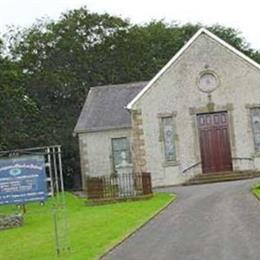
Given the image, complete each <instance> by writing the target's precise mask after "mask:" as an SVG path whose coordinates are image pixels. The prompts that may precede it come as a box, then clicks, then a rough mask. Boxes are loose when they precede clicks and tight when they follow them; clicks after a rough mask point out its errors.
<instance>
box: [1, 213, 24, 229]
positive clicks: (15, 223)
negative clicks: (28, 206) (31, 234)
mask: <svg viewBox="0 0 260 260" xmlns="http://www.w3.org/2000/svg"><path fill="white" fill-rule="evenodd" d="M22 225H23V216H22V215H9V216H8V215H0V230H4V229H9V228H15V227H20V226H22Z"/></svg>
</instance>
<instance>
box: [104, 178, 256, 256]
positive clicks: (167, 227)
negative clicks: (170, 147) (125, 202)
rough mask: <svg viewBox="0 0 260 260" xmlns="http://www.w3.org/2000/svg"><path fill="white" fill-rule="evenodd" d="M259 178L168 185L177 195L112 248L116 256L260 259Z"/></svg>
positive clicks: (111, 254) (112, 254)
mask: <svg viewBox="0 0 260 260" xmlns="http://www.w3.org/2000/svg"><path fill="white" fill-rule="evenodd" d="M257 181H259V179H258V180H257V179H254V180H247V181H235V182H226V183H217V184H207V185H199V186H186V187H176V188H171V189H168V190H167V191H171V192H172V191H174V192H176V193H177V196H178V198H177V200H176V202H175V203H173V204H171V205H170V206H169V207H168V208H167V209H166V210H164V211H163V212H162V213H161V214H160V215H158V216H157V217H155V218H154V219H153V220H152V221H151V222H149V223H148V224H147V225H145V226H144V227H143V228H142V229H141V230H139V231H138V232H136V233H135V234H134V235H133V236H131V237H130V238H129V239H127V240H126V241H125V242H123V243H122V244H121V245H120V246H118V247H117V248H116V249H114V250H113V251H112V252H110V253H109V254H108V255H107V256H106V257H105V258H104V259H106V260H108V259H113V260H166V259H167V260H168V259H169V260H247V259H248V260H259V259H260V202H259V201H258V200H257V199H256V198H255V197H254V196H253V195H252V194H251V193H250V187H251V185H252V183H255V182H257Z"/></svg>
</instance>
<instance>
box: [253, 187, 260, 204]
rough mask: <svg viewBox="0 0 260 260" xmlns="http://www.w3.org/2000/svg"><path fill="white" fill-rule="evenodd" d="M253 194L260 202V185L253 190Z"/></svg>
mask: <svg viewBox="0 0 260 260" xmlns="http://www.w3.org/2000/svg"><path fill="white" fill-rule="evenodd" d="M252 192H253V194H254V195H255V196H256V197H257V198H258V199H259V200H260V184H257V185H255V186H254V187H253V188H252Z"/></svg>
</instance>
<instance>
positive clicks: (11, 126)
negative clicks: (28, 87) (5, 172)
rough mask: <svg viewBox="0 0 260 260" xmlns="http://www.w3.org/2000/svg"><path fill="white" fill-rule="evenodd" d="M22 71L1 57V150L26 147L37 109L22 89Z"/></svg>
mask: <svg viewBox="0 0 260 260" xmlns="http://www.w3.org/2000/svg"><path fill="white" fill-rule="evenodd" d="M21 78H22V75H21V71H20V70H19V69H18V68H17V66H16V65H15V64H13V63H12V62H10V61H9V60H8V59H6V58H3V57H0V115H1V127H0V148H1V149H2V150H4V149H11V148H14V147H22V146H26V145H27V143H28V140H30V135H31V134H32V131H31V129H32V128H31V124H32V123H33V122H34V120H35V119H36V118H37V107H36V104H35V103H34V102H33V100H32V99H31V98H29V97H28V95H27V94H26V91H25V90H24V89H23V88H22V87H21V85H20V83H21Z"/></svg>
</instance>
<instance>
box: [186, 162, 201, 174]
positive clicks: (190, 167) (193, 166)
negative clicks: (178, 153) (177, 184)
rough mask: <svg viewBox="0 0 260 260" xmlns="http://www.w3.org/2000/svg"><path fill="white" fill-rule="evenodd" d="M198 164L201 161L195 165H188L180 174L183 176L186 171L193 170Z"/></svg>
mask: <svg viewBox="0 0 260 260" xmlns="http://www.w3.org/2000/svg"><path fill="white" fill-rule="evenodd" d="M200 164H201V161H199V162H196V163H194V164H192V165H190V166H189V167H187V168H185V169H184V170H183V171H182V174H184V175H185V174H186V173H187V172H188V171H190V170H193V169H194V168H195V167H197V166H199V165H200Z"/></svg>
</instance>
